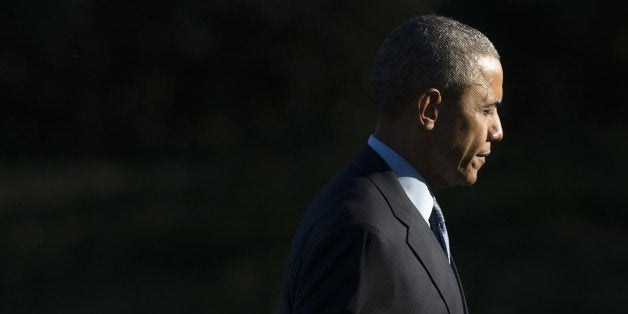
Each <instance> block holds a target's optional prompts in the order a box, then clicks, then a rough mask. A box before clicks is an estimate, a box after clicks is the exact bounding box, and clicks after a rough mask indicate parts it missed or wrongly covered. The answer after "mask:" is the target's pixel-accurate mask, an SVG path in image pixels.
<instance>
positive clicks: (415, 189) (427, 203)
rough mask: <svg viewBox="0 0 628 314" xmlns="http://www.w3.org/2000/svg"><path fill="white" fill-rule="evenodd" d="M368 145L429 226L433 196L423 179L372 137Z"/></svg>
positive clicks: (412, 168) (406, 163)
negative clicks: (386, 166)
mask: <svg viewBox="0 0 628 314" xmlns="http://www.w3.org/2000/svg"><path fill="white" fill-rule="evenodd" d="M368 145H369V146H370V147H371V148H372V149H373V150H374V151H375V152H376V153H377V154H379V155H380V156H381V157H382V159H384V161H385V162H386V164H388V166H389V167H390V170H392V171H393V173H394V174H395V177H397V180H398V181H399V183H400V184H401V187H402V188H403V191H404V192H405V193H406V195H407V196H408V198H409V199H410V201H411V202H412V204H413V205H414V207H416V208H417V209H418V211H419V213H420V214H421V216H422V217H423V219H425V221H426V222H427V223H428V225H429V219H430V214H431V213H432V208H433V207H434V195H433V193H432V191H431V190H430V188H429V187H428V185H427V182H426V181H425V179H424V178H423V177H422V176H421V174H419V172H418V171H417V170H416V169H414V167H412V166H411V165H410V164H409V163H408V162H407V161H406V160H405V159H403V157H401V155H399V154H398V153H397V152H395V151H394V150H393V149H392V148H390V147H388V145H386V144H384V143H383V142H382V141H380V140H379V139H377V138H376V137H375V136H374V135H371V136H370V137H369V140H368Z"/></svg>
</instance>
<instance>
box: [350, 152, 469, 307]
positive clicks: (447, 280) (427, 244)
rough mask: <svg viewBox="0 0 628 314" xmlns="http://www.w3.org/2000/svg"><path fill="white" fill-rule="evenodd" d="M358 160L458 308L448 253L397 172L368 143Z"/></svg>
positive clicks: (450, 303) (459, 298)
mask: <svg viewBox="0 0 628 314" xmlns="http://www.w3.org/2000/svg"><path fill="white" fill-rule="evenodd" d="M355 164H356V166H357V167H358V168H359V169H360V170H361V171H363V172H364V173H365V174H366V176H367V177H368V178H369V179H370V180H371V181H372V182H373V183H374V184H375V185H376V186H377V188H378V189H379V190H380V191H381V192H382V194H383V195H384V197H385V198H386V200H387V202H388V204H389V205H390V207H391V209H392V211H393V214H394V216H395V217H396V218H397V219H398V220H399V221H400V222H401V223H402V224H403V225H405V226H406V227H407V228H408V234H407V238H406V242H407V245H408V246H409V249H411V250H412V252H413V253H414V255H415V256H416V258H417V259H418V260H419V262H420V263H421V264H422V265H423V266H424V267H425V269H426V270H427V272H428V274H429V276H430V278H431V279H432V282H433V283H434V285H435V286H436V288H437V289H438V291H439V293H440V295H441V297H442V298H443V300H444V301H445V304H446V305H447V308H448V309H449V312H450V313H451V312H458V311H456V310H454V309H460V302H461V301H462V296H461V292H460V291H461V288H460V287H459V286H458V280H457V278H456V276H455V275H454V272H453V271H452V267H450V265H449V263H448V261H447V256H446V255H445V252H444V251H443V249H442V248H441V246H440V244H439V243H438V240H436V237H434V234H433V233H432V230H431V229H430V227H429V226H428V224H427V222H426V221H425V220H424V219H423V218H422V217H421V215H420V214H419V212H418V210H417V209H416V208H415V207H414V205H412V203H411V202H410V199H408V197H407V195H406V194H405V192H404V191H403V188H402V187H401V185H400V184H399V181H398V180H397V178H396V177H395V175H394V174H393V173H392V171H391V170H390V168H389V167H388V166H387V165H386V163H385V162H384V161H383V160H382V159H381V158H380V157H379V155H377V153H376V152H375V151H373V150H372V149H371V148H370V147H368V146H367V147H366V148H365V149H363V150H362V152H361V153H360V155H359V156H358V158H357V159H356V160H355ZM463 302H464V301H463Z"/></svg>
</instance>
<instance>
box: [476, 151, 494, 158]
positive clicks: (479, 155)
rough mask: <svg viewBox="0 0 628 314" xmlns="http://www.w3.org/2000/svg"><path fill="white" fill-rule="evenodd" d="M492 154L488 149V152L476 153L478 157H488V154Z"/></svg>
mask: <svg viewBox="0 0 628 314" xmlns="http://www.w3.org/2000/svg"><path fill="white" fill-rule="evenodd" d="M490 154H491V152H490V151H488V152H480V153H478V154H475V155H476V156H478V157H488V155H490Z"/></svg>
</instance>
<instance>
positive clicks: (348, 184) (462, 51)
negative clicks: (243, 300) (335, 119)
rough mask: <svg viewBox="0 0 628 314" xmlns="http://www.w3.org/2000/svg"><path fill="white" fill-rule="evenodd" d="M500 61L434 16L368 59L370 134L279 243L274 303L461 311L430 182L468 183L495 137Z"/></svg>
mask: <svg viewBox="0 0 628 314" xmlns="http://www.w3.org/2000/svg"><path fill="white" fill-rule="evenodd" d="M502 80H503V74H502V68H501V64H500V62H499V54H498V53H497V51H496V50H495V48H494V47H493V44H492V43H491V42H490V41H489V39H488V38H486V37H485V36H484V35H483V34H482V33H480V32H479V31H477V30H475V29H473V28H471V27H469V26H466V25H464V24H462V23H459V22H457V21H454V20H451V19H448V18H445V17H441V16H435V15H427V16H420V17H417V18H413V19H410V20H408V21H406V22H404V23H403V24H401V25H400V26H398V27H397V28H396V29H395V30H393V31H392V32H391V33H390V34H389V35H388V37H387V38H386V39H385V40H384V42H383V44H382V45H381V47H380V49H379V52H378V54H377V56H376V58H375V62H374V71H373V81H374V94H375V98H376V101H377V104H378V107H379V113H378V120H377V126H376V128H375V132H374V134H373V135H371V137H370V138H369V139H368V143H367V144H368V145H366V146H365V148H363V149H362V151H361V152H360V153H359V154H358V156H357V157H356V159H355V160H353V162H351V163H350V164H349V165H348V166H347V167H346V168H345V169H344V170H343V171H342V172H341V173H340V174H338V175H337V176H336V177H335V178H334V179H333V180H332V181H331V182H329V183H328V184H327V185H326V186H325V188H324V189H323V190H322V191H321V192H320V194H319V195H318V196H317V197H316V198H315V199H314V200H313V201H312V203H311V204H310V207H309V208H308V211H307V213H306V214H305V216H304V218H303V220H302V221H301V223H300V225H299V227H298V229H297V232H296V235H295V237H294V241H293V244H292V249H291V251H290V254H289V257H288V262H287V266H286V270H285V274H284V282H283V290H282V304H281V307H282V312H283V313H299V314H301V313H341V312H342V313H346V312H355V313H429V314H438V313H467V312H468V310H467V305H466V301H465V297H464V293H463V291H462V285H461V283H460V278H459V276H458V272H457V270H456V266H455V263H454V260H453V257H452V252H451V247H450V246H449V240H448V234H447V230H446V227H445V224H444V220H443V219H442V217H443V211H442V210H441V208H440V206H439V205H438V203H437V202H436V198H435V197H434V192H435V191H438V190H440V189H443V188H445V187H449V186H454V185H470V184H473V183H474V182H475V181H476V179H477V175H478V170H479V169H480V168H481V167H482V165H483V164H484V163H485V161H486V158H487V157H488V155H489V153H490V152H491V143H492V142H497V141H500V140H501V139H502V136H503V133H502V127H501V123H500V120H499V115H498V113H497V106H498V105H499V103H500V102H501V99H502Z"/></svg>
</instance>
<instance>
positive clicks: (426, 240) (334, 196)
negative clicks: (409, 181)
mask: <svg viewBox="0 0 628 314" xmlns="http://www.w3.org/2000/svg"><path fill="white" fill-rule="evenodd" d="M281 312H282V313H298V314H303V313H347V312H350V313H429V314H439V313H456V314H457V313H467V307H466V301H465V298H464V294H463V292H462V286H461V285H460V281H459V278H458V273H457V271H456V268H455V265H454V264H453V261H452V264H451V265H450V264H449V263H448V262H447V257H446V255H445V253H444V252H443V249H442V248H441V247H440V245H439V243H438V240H436V237H435V236H434V234H433V233H432V231H431V229H430V228H429V226H428V224H427V223H426V222H425V220H424V219H423V218H422V217H421V215H420V214H419V212H418V210H417V209H416V208H415V207H414V205H412V203H411V202H410V200H409V199H408V197H407V196H406V194H405V193H404V191H403V189H402V187H401V185H400V184H399V181H398V180H397V179H396V178H395V176H394V174H393V173H392V171H391V170H390V168H389V167H388V165H387V164H386V163H385V162H384V160H383V159H381V157H380V156H379V155H378V154H377V153H376V152H375V151H373V150H372V149H371V148H370V147H369V146H366V147H365V148H364V149H363V150H362V151H361V152H360V154H359V155H358V157H357V158H356V159H355V160H354V161H353V162H352V163H351V164H349V165H348V166H347V167H346V168H345V169H344V170H343V171H342V172H341V173H340V174H338V175H337V176H336V177H335V178H334V179H333V180H331V181H330V182H329V183H328V184H327V185H326V186H325V188H324V189H323V190H322V191H321V192H320V194H319V195H318V196H317V197H316V198H315V199H314V200H313V201H312V203H311V204H310V207H309V208H308V210H307V212H306V214H305V216H304V217H303V220H302V221H301V223H300V224H299V227H298V229H297V232H296V234H295V237H294V240H293V243H292V248H291V251H290V254H289V256H288V261H287V264H286V269H285V273H284V279H283V287H282V301H281Z"/></svg>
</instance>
